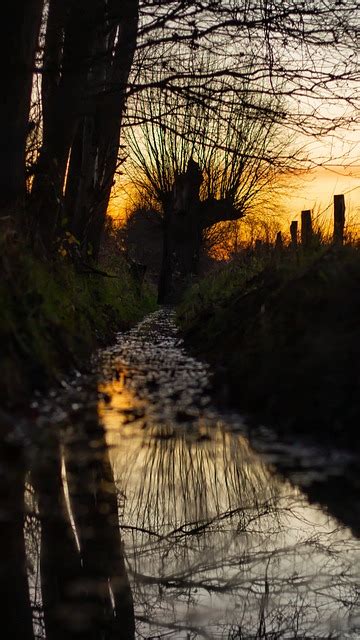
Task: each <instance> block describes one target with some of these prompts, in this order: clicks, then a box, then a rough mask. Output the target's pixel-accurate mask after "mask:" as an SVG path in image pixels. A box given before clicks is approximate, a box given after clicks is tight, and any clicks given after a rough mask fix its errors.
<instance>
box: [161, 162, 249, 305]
mask: <svg viewBox="0 0 360 640" xmlns="http://www.w3.org/2000/svg"><path fill="white" fill-rule="evenodd" d="M201 183H202V173H201V171H200V168H199V166H198V164H197V163H196V162H194V161H193V160H192V159H191V160H190V161H189V163H188V167H187V170H186V172H185V173H184V174H181V175H179V176H177V178H176V180H175V183H174V187H173V191H172V194H171V197H170V200H169V202H167V203H166V205H163V209H164V236H163V237H164V242H163V258H162V266H161V272H160V279H159V290H158V301H159V303H160V304H162V303H172V302H176V301H177V300H178V298H179V296H180V295H181V293H182V290H183V289H184V287H185V286H186V285H187V284H188V282H189V280H190V279H191V277H192V276H194V275H197V273H198V267H199V258H200V251H201V244H202V238H203V231H204V229H206V228H207V227H211V226H212V225H214V224H216V223H217V222H221V221H225V220H237V219H238V218H240V217H241V216H242V213H241V211H239V210H238V209H236V207H234V205H233V204H232V203H231V202H230V201H227V200H225V199H220V200H216V199H215V198H212V199H208V200H205V201H200V187H201Z"/></svg>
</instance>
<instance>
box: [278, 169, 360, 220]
mask: <svg viewBox="0 0 360 640" xmlns="http://www.w3.org/2000/svg"><path fill="white" fill-rule="evenodd" d="M340 193H343V194H344V195H345V205H346V217H347V222H348V224H349V225H351V226H353V225H357V224H358V223H359V222H360V164H359V165H355V164H354V165H351V166H340V165H326V166H323V167H316V168H314V169H311V170H310V171H308V172H306V173H304V174H302V175H301V176H298V177H297V178H296V179H295V182H294V187H293V188H291V187H290V188H289V189H288V193H287V194H286V196H285V197H284V202H283V206H284V209H285V212H286V215H287V216H289V220H290V219H291V220H299V219H300V215H301V211H302V210H304V209H312V210H313V212H314V217H315V218H316V217H317V216H319V221H320V222H325V221H326V220H328V219H331V215H332V211H333V199H334V195H335V194H340Z"/></svg>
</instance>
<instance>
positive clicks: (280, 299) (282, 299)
mask: <svg viewBox="0 0 360 640" xmlns="http://www.w3.org/2000/svg"><path fill="white" fill-rule="evenodd" d="M359 284H360V256H359V252H358V250H356V249H353V248H343V249H340V250H335V249H330V250H327V251H322V252H321V253H320V255H318V256H315V257H314V258H313V259H310V260H307V261H306V262H305V263H303V264H301V263H300V264H296V263H295V262H294V261H293V262H292V263H286V262H284V263H281V264H273V265H270V266H268V267H266V268H265V269H263V270H261V271H260V272H259V273H258V274H256V275H255V276H254V277H251V278H250V279H248V280H245V281H244V282H242V283H241V284H240V286H238V287H237V288H236V287H235V289H234V288H232V289H231V290H230V292H229V294H228V295H227V293H226V290H225V292H223V295H222V297H221V299H219V298H216V296H214V295H208V296H206V291H205V292H204V290H203V289H199V290H195V291H194V292H193V293H192V294H190V296H189V297H188V299H187V301H186V302H185V303H184V304H183V305H182V307H181V308H180V310H179V314H178V317H179V323H180V326H181V327H182V330H183V334H184V337H185V341H186V343H187V344H188V345H190V346H191V348H192V350H193V351H194V352H195V353H196V354H198V355H201V357H204V358H205V359H206V360H208V361H209V362H211V364H212V365H213V367H214V369H215V371H216V374H215V376H216V387H217V389H218V391H219V396H220V397H221V398H223V399H224V400H225V401H226V402H231V403H233V404H235V405H236V406H237V407H239V408H241V409H242V410H243V411H246V412H247V413H248V414H249V415H251V416H252V417H253V418H254V419H255V420H256V421H259V420H265V421H267V422H268V423H269V422H270V423H271V424H273V425H274V426H276V428H277V429H279V430H281V431H282V432H283V433H288V432H289V431H290V432H294V433H299V432H302V433H306V434H311V435H319V436H320V437H321V439H322V440H324V439H327V440H329V441H332V440H335V441H340V442H342V443H344V444H346V445H348V446H356V447H358V446H359V443H360V434H359V429H358V423H359V419H360V393H359V392H360V376H359V359H360V341H359V326H360V287H359ZM199 295H200V296H201V300H200V301H199Z"/></svg>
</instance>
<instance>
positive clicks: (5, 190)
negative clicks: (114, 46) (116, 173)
mask: <svg viewBox="0 0 360 640" xmlns="http://www.w3.org/2000/svg"><path fill="white" fill-rule="evenodd" d="M42 10H43V0H5V1H4V2H3V3H2V6H1V21H2V23H1V24H2V26H1V29H0V33H1V37H0V58H1V82H2V99H1V106H0V210H1V209H2V210H4V209H7V210H8V211H9V212H10V213H11V214H13V215H14V216H15V217H19V212H18V205H21V203H22V201H23V198H24V195H25V189H26V181H25V179H26V176H25V148H26V139H27V134H28V127H29V111H30V103H31V89H32V80H33V73H34V66H35V53H36V47H37V43H38V36H39V29H40V23H41V15H42ZM19 208H20V207H19Z"/></svg>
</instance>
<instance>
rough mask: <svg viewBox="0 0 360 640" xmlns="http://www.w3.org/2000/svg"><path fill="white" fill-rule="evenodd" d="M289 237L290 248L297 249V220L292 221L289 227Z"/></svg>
mask: <svg viewBox="0 0 360 640" xmlns="http://www.w3.org/2000/svg"><path fill="white" fill-rule="evenodd" d="M290 236H291V246H292V247H293V249H296V248H297V245H298V222H297V220H293V221H292V223H291V225H290Z"/></svg>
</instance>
